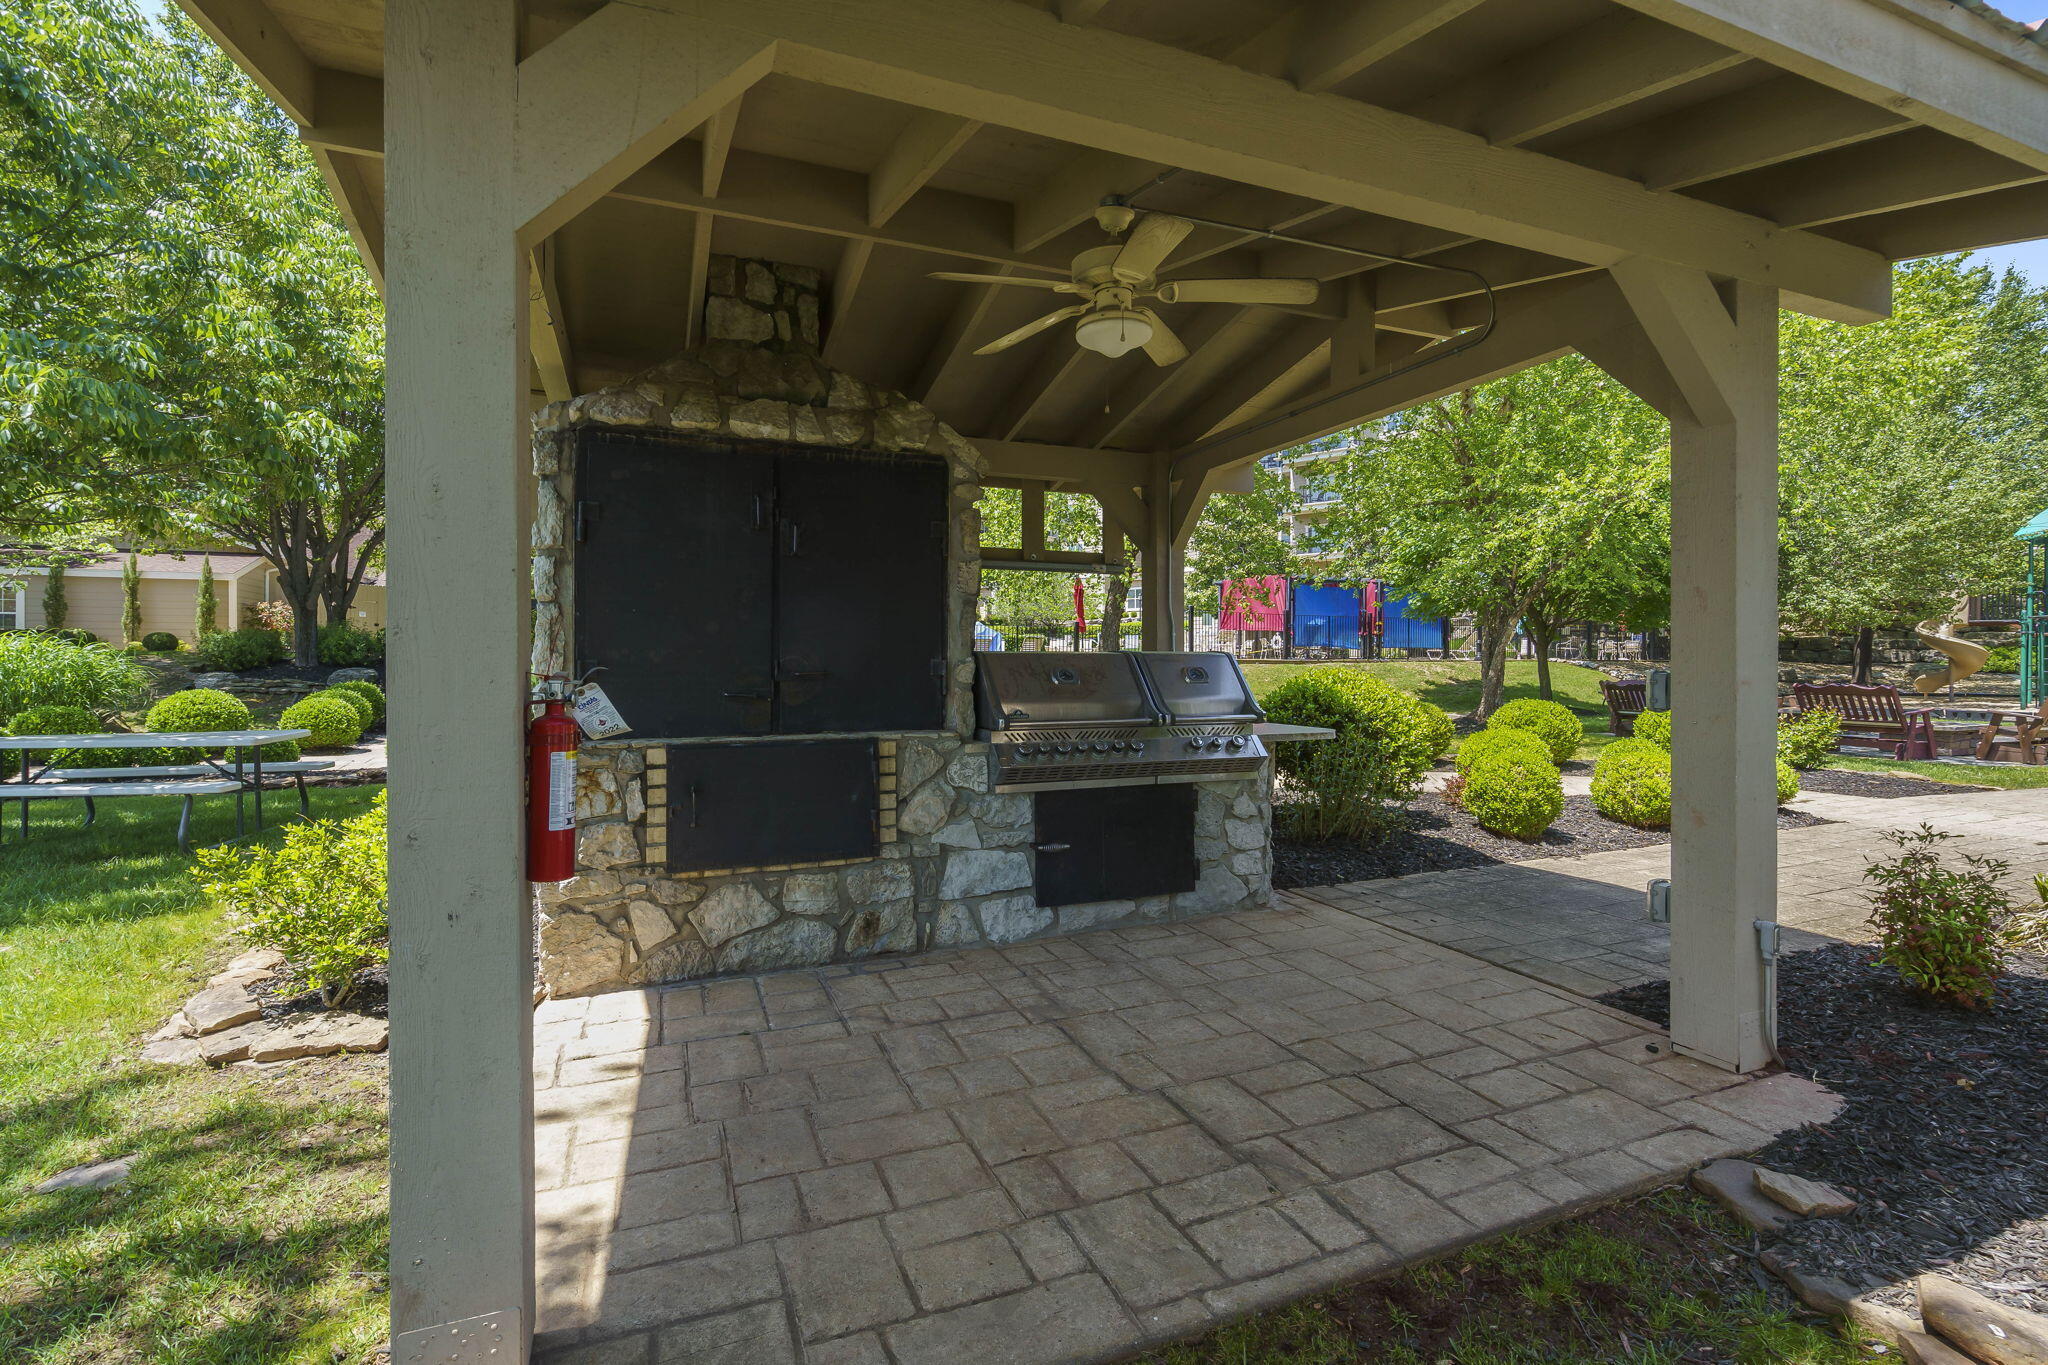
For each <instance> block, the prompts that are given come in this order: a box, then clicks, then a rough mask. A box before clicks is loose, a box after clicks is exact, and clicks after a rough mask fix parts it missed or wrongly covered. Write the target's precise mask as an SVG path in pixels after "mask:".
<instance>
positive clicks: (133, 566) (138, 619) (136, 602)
mask: <svg viewBox="0 0 2048 1365" xmlns="http://www.w3.org/2000/svg"><path fill="white" fill-rule="evenodd" d="M121 638H122V639H123V640H140V639H141V638H142V565H141V563H140V562H139V561H138V560H137V559H136V558H135V556H134V555H129V556H128V558H127V559H126V560H124V561H122V564H121Z"/></svg>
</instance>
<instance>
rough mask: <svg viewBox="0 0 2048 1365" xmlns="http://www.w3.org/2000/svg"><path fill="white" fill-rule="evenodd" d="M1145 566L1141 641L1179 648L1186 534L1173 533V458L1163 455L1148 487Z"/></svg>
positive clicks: (1146, 644)
mask: <svg viewBox="0 0 2048 1365" xmlns="http://www.w3.org/2000/svg"><path fill="white" fill-rule="evenodd" d="M1138 552H1139V555H1140V556H1141V565H1140V567H1141V568H1142V570H1143V574H1142V577H1141V578H1140V580H1139V581H1140V582H1141V583H1143V585H1144V594H1145V595H1144V602H1143V608H1144V609H1143V611H1142V612H1140V614H1139V626H1140V632H1139V633H1140V642H1141V643H1142V644H1143V645H1144V647H1145V648H1147V649H1179V648H1181V647H1182V644H1183V632H1182V626H1183V624H1184V622H1183V617H1184V614H1185V612H1186V606H1185V601H1186V591H1185V585H1184V584H1183V583H1182V582H1181V580H1182V578H1183V577H1184V575H1185V571H1186V565H1187V538H1186V537H1185V536H1180V535H1176V534H1175V533H1174V517H1173V471H1172V461H1171V460H1170V459H1169V458H1168V457H1166V456H1164V455H1161V456H1157V457H1155V458H1154V460H1153V470H1152V478H1151V480H1150V482H1149V483H1148V484H1147V485H1146V488H1145V538H1144V540H1143V541H1142V542H1141V543H1140V544H1139V546H1138Z"/></svg>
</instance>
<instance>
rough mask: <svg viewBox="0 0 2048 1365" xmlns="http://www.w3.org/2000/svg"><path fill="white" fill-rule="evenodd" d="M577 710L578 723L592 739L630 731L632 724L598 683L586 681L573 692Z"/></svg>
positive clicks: (607, 737)
mask: <svg viewBox="0 0 2048 1365" xmlns="http://www.w3.org/2000/svg"><path fill="white" fill-rule="evenodd" d="M572 704H573V705H574V707H575V710H576V723H577V724H578V725H580V726H582V727H583V733H584V734H585V735H588V736H589V737H590V738H592V739H610V738H611V737H612V736H613V735H623V734H627V733H630V732H631V730H632V729H633V727H632V726H630V725H628V724H626V718H625V717H624V716H621V715H620V714H619V708H618V707H616V706H614V705H612V699H611V698H610V697H607V696H606V695H605V694H604V689H603V688H602V687H599V686H598V685H597V684H596V683H584V684H583V685H582V686H580V687H578V688H577V689H576V691H575V692H574V693H573V694H572Z"/></svg>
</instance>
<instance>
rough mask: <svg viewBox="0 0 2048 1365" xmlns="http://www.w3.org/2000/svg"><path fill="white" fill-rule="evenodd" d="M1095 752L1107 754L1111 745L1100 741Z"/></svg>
mask: <svg viewBox="0 0 2048 1365" xmlns="http://www.w3.org/2000/svg"><path fill="white" fill-rule="evenodd" d="M1095 752H1096V753H1098V754H1106V753H1108V752H1109V746H1108V745H1107V744H1100V743H1098V744H1097V745H1096V746H1095Z"/></svg>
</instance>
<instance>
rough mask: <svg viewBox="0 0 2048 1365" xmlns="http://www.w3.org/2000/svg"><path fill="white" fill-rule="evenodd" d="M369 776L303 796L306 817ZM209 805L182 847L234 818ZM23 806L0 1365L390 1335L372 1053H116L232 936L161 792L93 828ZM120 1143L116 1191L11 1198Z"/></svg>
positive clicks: (170, 1359) (0, 948)
mask: <svg viewBox="0 0 2048 1365" xmlns="http://www.w3.org/2000/svg"><path fill="white" fill-rule="evenodd" d="M375 791H376V789H375V788H373V787H353V788H340V789H328V790H318V791H316V792H315V793H314V797H313V801H314V813H315V814H316V815H353V814H356V813H358V812H360V811H362V810H364V809H366V808H367V807H368V805H369V803H370V800H371V798H372V796H373V795H374V794H375ZM208 804H209V803H206V802H204V801H203V802H202V810H201V814H200V816H199V817H198V818H197V819H195V821H194V830H193V838H194V841H195V842H202V843H203V842H211V841H214V840H217V839H221V838H224V837H226V836H228V835H230V834H232V833H233V829H234V826H233V820H234V814H233V807H232V806H231V805H226V804H221V803H218V802H213V803H210V804H211V807H212V808H211V809H207V808H206V807H207V805H208ZM291 806H292V803H291V802H290V801H288V800H283V799H280V801H279V803H278V810H279V813H280V814H282V813H283V812H284V811H285V810H287V809H290V808H291ZM18 813H19V808H18V807H17V808H14V810H12V811H10V812H9V813H8V823H9V838H8V841H7V842H6V843H5V844H0V1361H6V1362H8V1365H17V1363H19V1365H31V1363H32V1365H55V1363H56V1362H64V1363H65V1365H74V1363H76V1365H84V1362H91V1363H92V1365H103V1363H111V1362H120V1363H121V1365H129V1363H130V1362H132V1363H133V1365H202V1363H203V1365H258V1362H261V1363H262V1365H271V1363H272V1362H306V1363H307V1365H312V1363H313V1362H318V1363H319V1365H337V1363H338V1362H345V1363H346V1365H356V1362H358V1361H361V1360H363V1359H365V1358H366V1356H367V1354H368V1351H369V1349H370V1348H371V1347H372V1346H374V1345H375V1344H376V1343H377V1342H379V1341H381V1340H382V1339H383V1337H384V1334H385V1328H384V1314H385V1309H384V1288H385V1282H384V1274H385V1214H384V1206H385V1198H384V1178H385V1173H384V1161H385V1129H384V1095H383V1083H382V1069H381V1064H380V1063H377V1062H373V1061H368V1060H365V1059H328V1060H325V1061H320V1062H311V1063H301V1064H299V1065H297V1066H292V1067H287V1068H282V1069H280V1070H277V1071H273V1072H268V1073H257V1072H247V1071H238V1070H235V1069H232V1068H230V1069H227V1070H223V1071H217V1072H216V1071H208V1070H205V1069H203V1068H177V1069H174V1070H166V1069H159V1068H153V1067H145V1066H143V1065H140V1064H139V1063H137V1062H135V1061H133V1060H132V1059H133V1057H134V1055H135V1052H136V1050H137V1048H138V1046H139V1045H140V1043H141V1041H142V1039H143V1038H144V1037H146V1036H147V1035H148V1034H149V1033H150V1032H152V1031H154V1030H155V1029H156V1027H157V1026H158V1025H160V1024H161V1023H162V1022H163V1021H164V1019H165V1018H167V1017H168V1016H169V1014H170V1013H171V1011H172V1010H174V1009H175V1008H176V1007H177V1005H178V1004H179V1002H180V1001H181V999H182V998H183V997H184V996H185V995H186V994H187V993H189V992H190V991H191V989H192V988H193V987H194V985H195V984H197V983H198V982H199V981H200V980H203V979H204V977H205V976H206V975H207V974H208V973H209V972H210V971H212V970H215V969H217V967H218V965H219V960H220V959H221V958H223V957H224V956H226V955H228V954H230V953H231V952H232V951H233V950H234V945H233V944H232V943H230V942H227V941H225V940H224V937H223V934H222V926H221V925H220V923H219V915H218V913H217V912H216V911H214V910H213V909H212V908H210V907H208V906H206V905H203V904H202V903H201V900H200V897H199V896H198V894H197V892H196V889H195V887H194V884H193V882H192V879H191V877H190V875H189V871H188V869H189V867H190V862H189V860H188V859H186V858H185V857H184V856H183V855H181V854H180V853H179V852H178V850H177V844H176V841H175V839H174V838H173V833H172V831H173V830H174V828H175V824H176V803H175V801H174V800H173V799H172V798H162V799H150V798H137V799H132V800H122V801H106V802H102V803H101V804H100V817H99V823H98V825H97V826H96V827H94V828H93V829H90V830H86V829H81V828H79V827H78V824H77V819H76V816H75V815H73V814H71V813H69V812H62V813H60V812H59V811H58V810H56V809H54V808H53V807H51V806H48V805H45V806H42V807H39V808H38V810H37V813H36V816H35V821H36V825H35V834H34V837H33V838H32V839H30V840H29V842H28V843H26V844H23V843H21V842H20V841H19V836H18V833H16V830H18V826H17V825H16V824H15V823H14V822H15V820H16V818H17V817H18ZM275 828H276V827H275V826H273V833H270V834H267V835H266V837H274V830H275ZM128 1155H135V1156H137V1157H138V1158H139V1159H138V1160H137V1161H136V1163H135V1166H134V1174H133V1175H132V1176H131V1177H130V1179H129V1180H128V1181H127V1183H126V1184H124V1185H122V1186H119V1187H117V1188H115V1189H112V1190H107V1191H68V1192H64V1193H60V1194H55V1195H37V1196H30V1195H28V1194H27V1193H26V1191H27V1189H28V1188H29V1187H30V1186H32V1185H34V1184H36V1183H37V1182H38V1181H40V1180H42V1179H44V1178H45V1177H46V1176H48V1175H50V1174H52V1173H54V1172H56V1171H59V1170H62V1169H63V1168H65V1167H67V1166H72V1165H76V1164H78V1163H81V1162H87V1161H98V1160H106V1159H111V1158H114V1157H120V1156H128Z"/></svg>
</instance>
